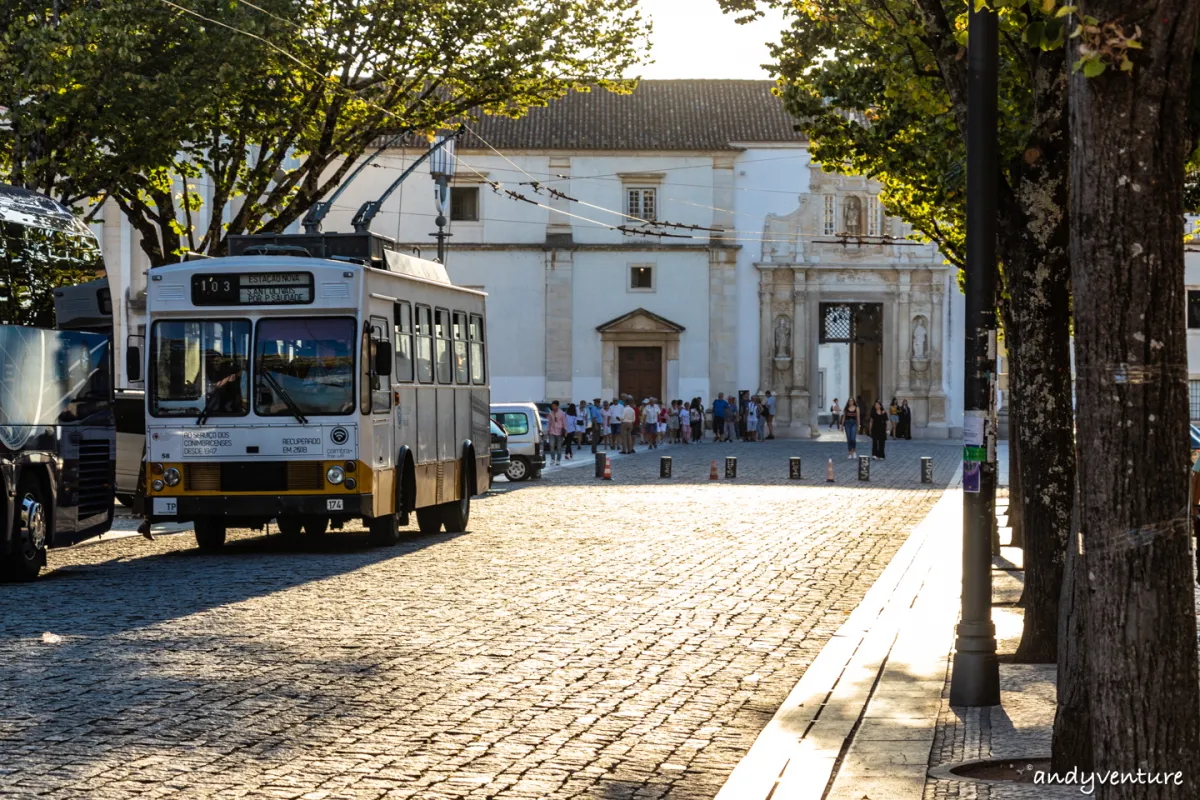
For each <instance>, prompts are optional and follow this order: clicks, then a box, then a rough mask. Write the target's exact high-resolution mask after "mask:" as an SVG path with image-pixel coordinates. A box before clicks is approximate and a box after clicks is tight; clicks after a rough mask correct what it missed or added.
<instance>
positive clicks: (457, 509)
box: [438, 481, 471, 533]
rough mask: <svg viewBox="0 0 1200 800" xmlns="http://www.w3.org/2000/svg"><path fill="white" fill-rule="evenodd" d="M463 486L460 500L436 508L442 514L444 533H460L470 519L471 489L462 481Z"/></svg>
mask: <svg viewBox="0 0 1200 800" xmlns="http://www.w3.org/2000/svg"><path fill="white" fill-rule="evenodd" d="M463 484H464V485H463V487H462V497H461V498H459V499H458V500H457V501H455V502H453V503H443V504H442V505H440V506H438V509H439V510H440V511H441V512H442V524H443V525H445V526H446V533H462V532H463V531H465V530H466V529H467V523H468V522H469V521H470V519H471V489H470V486H469V484H467V482H466V481H463Z"/></svg>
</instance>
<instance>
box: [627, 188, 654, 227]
mask: <svg viewBox="0 0 1200 800" xmlns="http://www.w3.org/2000/svg"><path fill="white" fill-rule="evenodd" d="M657 194H658V190H657V189H649V188H629V189H626V190H625V213H626V214H628V215H629V216H631V217H633V218H634V221H635V222H636V221H637V220H646V221H647V222H652V221H654V220H656V219H658V218H657V217H656V216H655V214H656V213H657V212H658V203H657V200H658V198H657Z"/></svg>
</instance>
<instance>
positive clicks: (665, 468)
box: [658, 456, 671, 478]
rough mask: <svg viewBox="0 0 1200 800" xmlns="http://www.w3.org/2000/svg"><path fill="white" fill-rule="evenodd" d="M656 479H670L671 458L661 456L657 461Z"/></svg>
mask: <svg viewBox="0 0 1200 800" xmlns="http://www.w3.org/2000/svg"><path fill="white" fill-rule="evenodd" d="M658 477H660V478H669V477H671V457H670V456H663V457H662V458H660V459H658Z"/></svg>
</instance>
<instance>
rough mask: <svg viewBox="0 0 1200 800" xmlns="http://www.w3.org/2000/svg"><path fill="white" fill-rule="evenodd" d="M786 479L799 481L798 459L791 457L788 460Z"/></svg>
mask: <svg viewBox="0 0 1200 800" xmlns="http://www.w3.org/2000/svg"><path fill="white" fill-rule="evenodd" d="M788 477H789V478H791V479H792V480H794V481H798V480H800V457H799V456H792V457H791V458H789V459H788Z"/></svg>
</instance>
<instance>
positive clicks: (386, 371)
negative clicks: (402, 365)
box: [375, 342, 392, 378]
mask: <svg viewBox="0 0 1200 800" xmlns="http://www.w3.org/2000/svg"><path fill="white" fill-rule="evenodd" d="M375 374H376V375H379V376H381V377H384V378H386V377H388V376H389V375H391V374H392V343H391V342H375Z"/></svg>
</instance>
